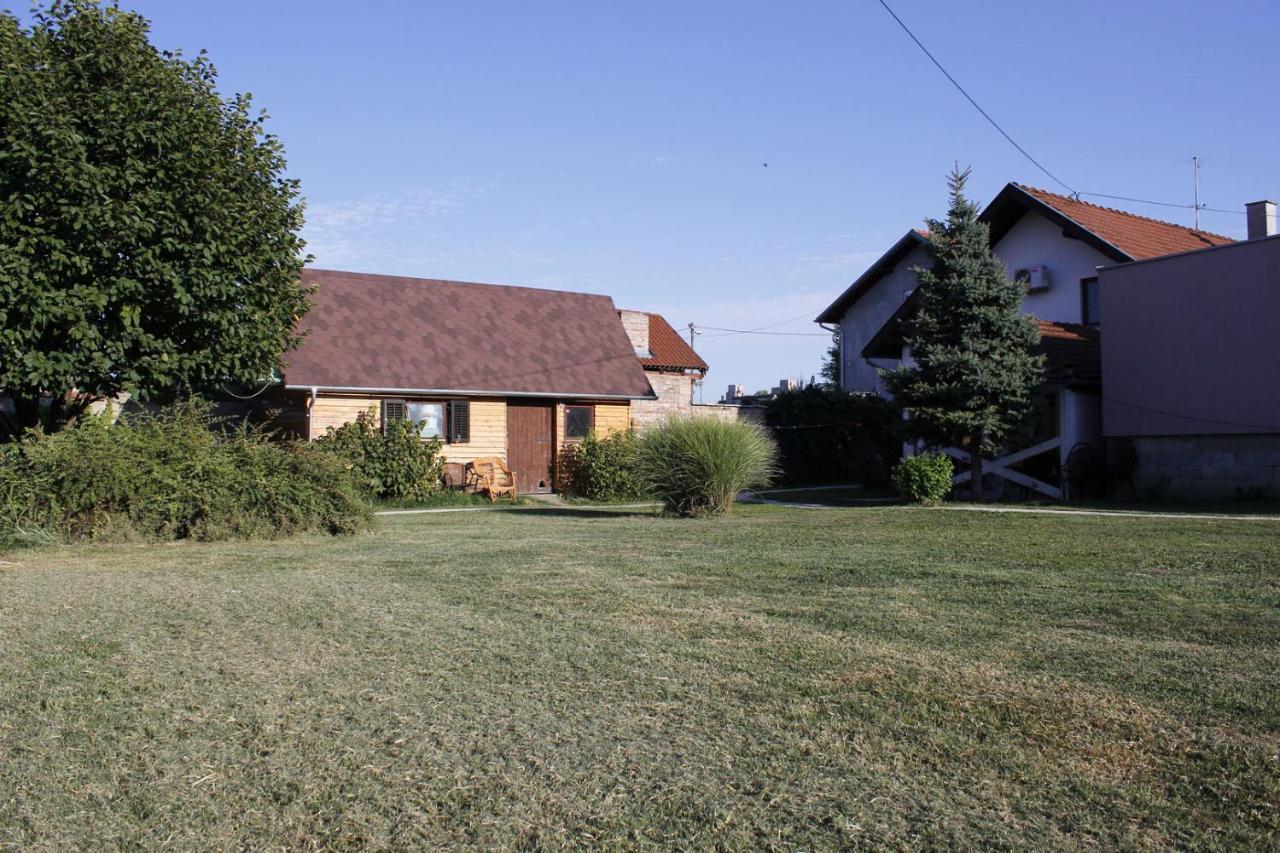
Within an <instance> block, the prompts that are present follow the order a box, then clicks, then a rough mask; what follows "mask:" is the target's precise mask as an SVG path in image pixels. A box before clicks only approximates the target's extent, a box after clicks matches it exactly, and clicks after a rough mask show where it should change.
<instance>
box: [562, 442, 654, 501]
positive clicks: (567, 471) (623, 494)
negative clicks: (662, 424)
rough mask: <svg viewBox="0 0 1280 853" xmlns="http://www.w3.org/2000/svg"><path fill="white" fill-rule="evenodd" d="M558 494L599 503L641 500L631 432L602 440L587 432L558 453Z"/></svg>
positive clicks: (642, 493) (640, 487) (642, 494)
mask: <svg viewBox="0 0 1280 853" xmlns="http://www.w3.org/2000/svg"><path fill="white" fill-rule="evenodd" d="M558 464H559V469H560V470H559V475H560V479H559V484H560V489H561V491H563V492H565V493H567V494H570V495H573V496H575V497H583V498H590V499H591V500H598V501H618V500H631V499H635V498H642V497H644V496H645V491H644V486H643V485H642V484H641V482H640V476H639V472H638V471H637V469H636V465H637V460H636V436H635V433H633V432H631V431H630V430H626V431H619V432H612V433H609V434H608V435H606V436H604V437H603V438H601V437H600V436H598V435H596V433H595V432H590V433H588V434H587V437H586V438H584V439H583V440H582V441H580V442H577V443H574V444H566V445H565V446H564V447H563V448H561V450H560V458H559V463H558Z"/></svg>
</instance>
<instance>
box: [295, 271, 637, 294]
mask: <svg viewBox="0 0 1280 853" xmlns="http://www.w3.org/2000/svg"><path fill="white" fill-rule="evenodd" d="M307 273H323V274H325V275H332V276H350V277H355V278H368V279H378V280H380V282H386V281H388V280H395V281H403V282H414V283H417V284H449V285H457V286H461V287H493V288H500V289H503V290H530V291H533V292H535V293H568V294H572V295H574V296H590V297H593V298H596V299H608V300H609V301H610V302H612V301H613V297H612V296H610V295H609V294H607V293H595V292H593V291H588V290H564V289H563V288H559V287H534V286H533V285H531V284H502V283H500V282H495V281H465V280H463V279H458V278H427V277H424V276H420V275H399V274H397V273H380V272H361V271H359V270H339V269H330V268H329V267H313V266H304V267H303V268H302V274H307Z"/></svg>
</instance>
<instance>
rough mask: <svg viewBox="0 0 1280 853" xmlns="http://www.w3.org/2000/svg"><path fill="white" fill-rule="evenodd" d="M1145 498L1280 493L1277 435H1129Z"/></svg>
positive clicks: (1137, 483)
mask: <svg viewBox="0 0 1280 853" xmlns="http://www.w3.org/2000/svg"><path fill="white" fill-rule="evenodd" d="M1131 441H1132V442H1133V449H1134V451H1135V452H1136V453H1137V469H1136V471H1135V472H1134V485H1135V487H1136V488H1137V491H1138V495H1139V496H1143V497H1169V498H1185V499H1191V500H1195V499H1216V498H1230V497H1236V496H1237V495H1239V494H1240V493H1241V492H1247V493H1262V494H1266V493H1271V494H1274V495H1276V496H1280V435H1265V434H1261V435H1260V434H1252V435H1176V436H1139V437H1134V438H1132V439H1131Z"/></svg>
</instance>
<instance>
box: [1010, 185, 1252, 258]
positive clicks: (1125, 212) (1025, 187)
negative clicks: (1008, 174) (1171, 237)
mask: <svg viewBox="0 0 1280 853" xmlns="http://www.w3.org/2000/svg"><path fill="white" fill-rule="evenodd" d="M1011 183H1012V184H1013V185H1014V186H1015V187H1017V188H1018V189H1020V190H1023V191H1024V192H1030V193H1040V194H1043V195H1050V196H1053V197H1054V198H1060V199H1062V200H1063V201H1069V202H1071V203H1072V204H1083V205H1085V206H1087V207H1092V208H1095V209H1097V210H1105V211H1107V212H1109V213H1118V214H1120V215H1121V216H1128V217H1129V218H1131V219H1141V220H1143V221H1144V222H1154V223H1155V224H1157V225H1167V226H1169V227H1170V228H1178V229H1180V230H1182V231H1188V232H1190V233H1192V234H1205V235H1208V236H1209V237H1215V238H1217V239H1219V240H1227V241H1229V242H1232V243H1235V242H1237V241H1236V239H1235V238H1234V237H1228V236H1227V235H1226V234H1218V233H1217V232H1214V231H1205V230H1204V229H1203V228H1192V227H1191V226H1189V225H1179V224H1178V223H1176V222H1170V221H1168V220H1167V219H1156V218H1155V217H1154V216H1143V215H1142V214H1141V213H1134V212H1133V211H1131V210H1121V209H1120V208H1118V207H1107V206H1106V205H1105V204H1094V203H1093V202H1091V201H1083V200H1082V199H1078V198H1072V197H1071V196H1068V195H1062V194H1061V193H1055V192H1053V191H1052V190H1046V189H1041V188H1040V187H1033V186H1031V185H1030V184H1020V183H1018V182H1017V181H1011Z"/></svg>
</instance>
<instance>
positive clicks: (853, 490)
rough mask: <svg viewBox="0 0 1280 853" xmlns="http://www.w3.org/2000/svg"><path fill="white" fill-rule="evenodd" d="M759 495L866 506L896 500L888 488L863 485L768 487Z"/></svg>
mask: <svg viewBox="0 0 1280 853" xmlns="http://www.w3.org/2000/svg"><path fill="white" fill-rule="evenodd" d="M756 494H757V495H759V497H761V498H764V499H766V500H771V501H783V502H785V503H802V504H803V503H810V504H825V505H826V506H866V505H867V504H868V503H886V502H890V501H892V502H897V496H896V495H894V493H893V492H892V491H891V490H889V489H868V488H866V487H864V486H810V487H808V488H796V489H785V488H783V489H768V490H766V491H763V492H756Z"/></svg>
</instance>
